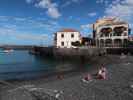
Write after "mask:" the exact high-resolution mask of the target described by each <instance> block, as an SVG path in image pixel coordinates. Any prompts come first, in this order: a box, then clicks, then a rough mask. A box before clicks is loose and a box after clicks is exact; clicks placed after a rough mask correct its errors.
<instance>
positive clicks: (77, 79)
mask: <svg viewBox="0 0 133 100" xmlns="http://www.w3.org/2000/svg"><path fill="white" fill-rule="evenodd" d="M88 62H89V63H90V66H91V67H94V70H91V71H89V70H85V71H76V72H70V73H67V74H63V78H62V79H59V78H58V77H57V75H54V76H50V77H47V78H40V79H35V80H24V81H8V82H7V81H6V82H5V83H4V82H3V83H2V82H1V84H0V91H1V92H0V95H1V96H0V97H1V100H133V77H132V76H133V56H130V55H121V56H119V55H106V56H101V57H97V58H93V59H91V60H90V61H88ZM101 64H102V65H104V66H105V67H106V68H107V70H108V79H107V80H98V79H92V80H91V81H88V82H83V81H82V78H83V76H84V75H85V74H86V73H89V74H95V73H96V72H97V70H98V67H100V65H101Z"/></svg>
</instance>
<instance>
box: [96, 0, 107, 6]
mask: <svg viewBox="0 0 133 100" xmlns="http://www.w3.org/2000/svg"><path fill="white" fill-rule="evenodd" d="M96 3H97V4H104V5H108V4H109V1H108V0H96Z"/></svg>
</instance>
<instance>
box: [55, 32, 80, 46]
mask: <svg viewBox="0 0 133 100" xmlns="http://www.w3.org/2000/svg"><path fill="white" fill-rule="evenodd" d="M61 34H64V38H62V37H61ZM71 34H74V37H73V38H72V37H71ZM75 41H80V33H79V32H57V42H56V47H60V48H64V47H66V48H71V47H72V45H71V42H75ZM61 42H64V46H62V45H61Z"/></svg>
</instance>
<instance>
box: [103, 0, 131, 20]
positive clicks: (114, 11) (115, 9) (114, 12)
mask: <svg viewBox="0 0 133 100" xmlns="http://www.w3.org/2000/svg"><path fill="white" fill-rule="evenodd" d="M114 2H115V3H114ZM105 14H106V15H107V16H115V17H119V18H121V19H123V20H126V21H128V22H131V21H132V16H133V0H123V1H120V0H115V1H113V2H112V4H110V5H109V7H107V8H106V9H105Z"/></svg>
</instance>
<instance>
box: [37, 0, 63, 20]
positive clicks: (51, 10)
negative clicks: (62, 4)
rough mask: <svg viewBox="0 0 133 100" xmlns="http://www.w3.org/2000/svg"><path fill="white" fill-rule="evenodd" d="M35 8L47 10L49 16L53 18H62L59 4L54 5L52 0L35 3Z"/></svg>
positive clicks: (40, 0) (41, 0)
mask: <svg viewBox="0 0 133 100" xmlns="http://www.w3.org/2000/svg"><path fill="white" fill-rule="evenodd" d="M35 6H36V7H39V8H43V9H46V10H47V11H46V13H47V15H49V16H50V17H51V18H59V17H60V16H61V13H60V12H59V9H58V5H57V3H52V1H51V0H39V1H38V2H36V3H35Z"/></svg>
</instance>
